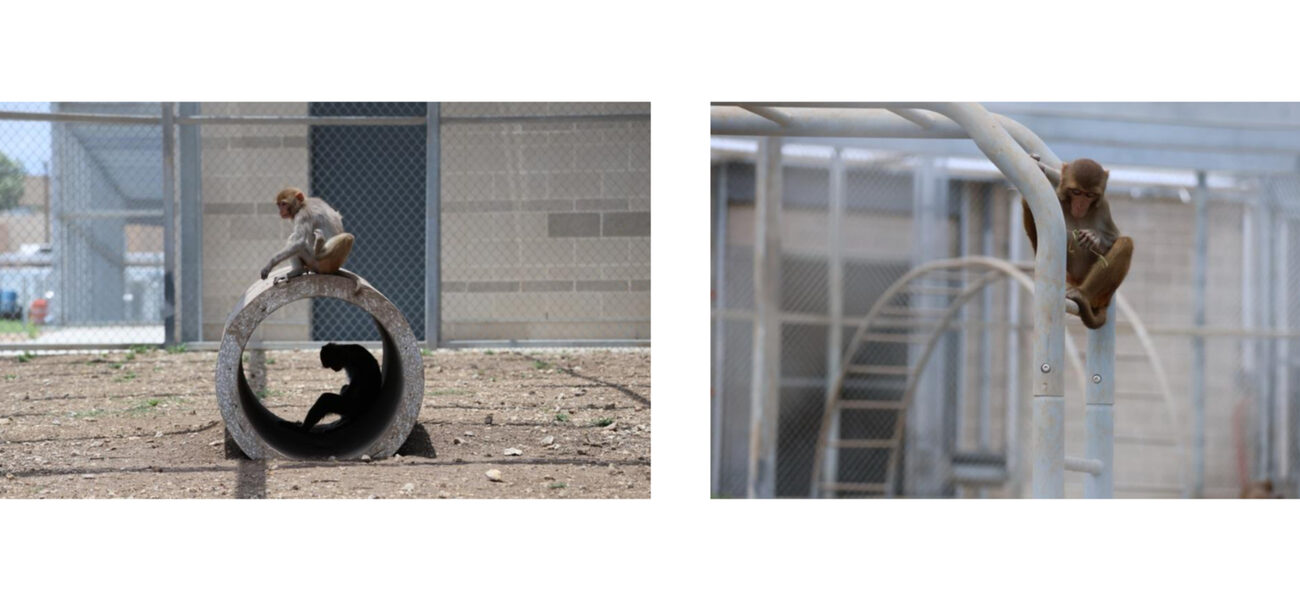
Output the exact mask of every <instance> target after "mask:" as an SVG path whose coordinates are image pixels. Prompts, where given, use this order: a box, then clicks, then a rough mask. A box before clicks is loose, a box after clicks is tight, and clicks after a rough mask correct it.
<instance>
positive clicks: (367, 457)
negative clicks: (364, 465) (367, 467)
mask: <svg viewBox="0 0 1300 600" xmlns="http://www.w3.org/2000/svg"><path fill="white" fill-rule="evenodd" d="M361 462H370V455H369V454H362V455H361Z"/></svg>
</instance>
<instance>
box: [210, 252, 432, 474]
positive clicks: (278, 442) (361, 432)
mask: <svg viewBox="0 0 1300 600" xmlns="http://www.w3.org/2000/svg"><path fill="white" fill-rule="evenodd" d="M286 271H287V269H280V270H279V271H276V272H275V273H272V275H271V276H270V277H267V278H266V279H264V280H258V281H256V282H254V283H253V285H251V286H249V287H248V290H247V291H245V292H244V296H243V298H242V299H241V300H240V302H239V304H238V305H237V306H236V307H235V309H234V310H233V311H231V313H230V317H229V318H228V319H226V327H225V332H224V333H223V334H222V336H221V350H220V351H219V353H218V354H217V372H216V387H217V401H218V403H219V404H220V407H221V416H222V418H223V419H225V421H226V429H227V430H228V431H229V432H230V436H231V438H233V439H234V441H235V443H236V444H238V445H239V448H240V449H241V450H243V451H244V454H246V455H248V457H249V458H252V459H263V458H289V459H304V458H326V457H331V456H332V457H336V458H339V459H349V458H360V457H361V456H363V455H368V456H371V457H373V458H383V457H387V456H390V455H392V454H393V453H394V452H396V451H397V449H398V448H400V447H401V446H402V443H403V442H405V441H406V438H407V436H409V435H410V434H411V430H412V429H413V428H414V427H415V420H416V417H417V416H419V414H420V404H421V403H422V402H423V401H424V359H423V357H422V356H421V355H420V346H419V344H418V342H417V341H416V339H415V335H414V334H413V333H412V332H411V326H410V325H409V324H408V323H407V321H406V317H404V316H403V315H402V312H401V311H400V310H398V309H397V307H396V306H394V305H393V303H392V302H390V301H389V300H388V298H386V297H384V295H383V294H381V293H379V292H378V291H377V290H375V288H373V287H371V286H370V284H369V283H368V282H367V281H366V280H364V279H358V280H357V281H353V280H352V279H351V278H348V277H344V276H341V275H318V274H308V275H303V276H301V277H295V278H293V279H290V280H289V281H287V282H285V283H282V284H279V285H274V284H272V281H274V279H275V276H276V275H282V274H283V273H284V272H286ZM342 272H344V273H347V271H342ZM349 274H351V273H349ZM354 276H355V275H354ZM308 298H337V299H339V300H343V301H345V302H349V303H351V304H355V305H356V306H358V307H360V308H361V309H362V310H365V311H366V312H367V313H369V314H370V316H371V318H373V319H374V320H375V325H376V327H377V328H378V329H379V336H380V338H381V339H382V341H383V348H384V355H383V362H382V363H381V365H380V369H381V371H382V373H383V386H382V387H381V388H380V392H379V396H378V397H377V398H374V399H373V405H372V406H371V407H370V409H369V410H367V411H366V412H365V413H363V414H361V415H360V416H358V417H356V418H355V419H354V420H352V421H350V422H348V423H347V424H346V425H345V426H337V427H330V426H328V425H327V426H324V427H318V428H317V429H316V430H314V431H313V432H311V433H307V432H304V431H302V430H301V429H299V428H298V427H297V426H296V425H295V424H293V423H289V422H288V421H285V420H284V419H281V418H280V417H278V416H276V415H275V414H274V413H272V412H271V411H270V410H268V409H267V408H266V407H265V406H263V405H262V402H261V400H259V399H258V397H257V396H256V395H255V394H254V393H253V390H252V389H251V388H250V387H249V385H248V380H247V379H246V378H245V376H244V367H243V363H242V361H241V360H240V359H241V357H242V355H243V352H244V347H245V346H246V345H247V344H248V339H249V337H250V336H251V335H252V334H253V331H254V330H255V329H256V328H257V326H258V324H260V323H261V322H262V320H263V319H265V318H266V317H267V316H268V315H270V314H271V313H273V312H275V311H276V310H277V309H279V308H281V307H283V306H284V305H286V304H289V303H291V302H296V301H298V300H305V299H308Z"/></svg>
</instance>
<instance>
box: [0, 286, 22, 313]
mask: <svg viewBox="0 0 1300 600" xmlns="http://www.w3.org/2000/svg"><path fill="white" fill-rule="evenodd" d="M17 312H18V292H15V291H13V290H0V315H12V314H14V313H17Z"/></svg>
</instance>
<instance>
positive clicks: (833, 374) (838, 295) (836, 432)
mask: <svg viewBox="0 0 1300 600" xmlns="http://www.w3.org/2000/svg"><path fill="white" fill-rule="evenodd" d="M842 153H843V150H842V149H841V148H839V147H838V146H837V147H836V148H835V149H834V150H833V152H832V154H831V168H830V199H829V202H828V207H829V210H828V211H826V218H827V222H826V227H827V230H828V231H827V233H828V235H827V236H826V240H827V241H826V267H827V271H828V277H827V284H828V285H827V293H828V294H829V296H830V298H829V307H828V308H829V309H830V313H831V314H830V319H831V324H830V331H829V332H828V333H827V335H826V404H825V407H824V408H823V409H822V410H827V411H830V410H832V409H831V407H832V405H833V404H834V402H835V393H836V389H835V381H836V379H837V378H838V377H839V374H840V368H841V366H842V365H843V360H844V358H843V356H842V353H843V352H844V246H843V241H842V237H841V236H842V234H843V223H844V156H843V154H842ZM839 437H840V415H839V411H833V412H831V415H830V431H829V433H828V438H827V439H828V441H827V443H826V451H825V457H824V460H823V463H822V472H821V481H819V482H818V483H830V482H832V481H835V479H836V475H837V473H838V472H839V459H840V451H839V446H838V445H837V443H836V442H838V441H839ZM812 495H813V497H814V498H818V497H820V498H829V497H833V496H834V493H833V492H830V491H827V492H822V493H818V489H817V487H816V486H815V485H814V486H813V489H812Z"/></svg>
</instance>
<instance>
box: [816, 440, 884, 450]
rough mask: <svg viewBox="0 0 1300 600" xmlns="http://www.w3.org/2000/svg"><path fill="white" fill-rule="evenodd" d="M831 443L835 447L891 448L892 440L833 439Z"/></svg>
mask: <svg viewBox="0 0 1300 600" xmlns="http://www.w3.org/2000/svg"><path fill="white" fill-rule="evenodd" d="M831 445H833V446H835V447H837V448H877V449H879V448H893V447H894V446H895V445H896V444H895V442H894V441H893V440H834V441H833V442H831Z"/></svg>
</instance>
